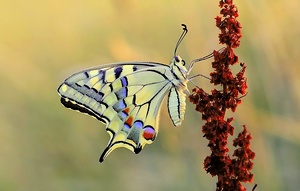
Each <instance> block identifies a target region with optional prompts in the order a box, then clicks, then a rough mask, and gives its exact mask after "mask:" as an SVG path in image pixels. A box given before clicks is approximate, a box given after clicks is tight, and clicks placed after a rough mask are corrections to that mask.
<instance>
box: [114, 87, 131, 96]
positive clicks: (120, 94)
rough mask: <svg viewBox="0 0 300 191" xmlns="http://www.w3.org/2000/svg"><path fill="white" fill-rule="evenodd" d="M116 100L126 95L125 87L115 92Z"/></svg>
mask: <svg viewBox="0 0 300 191" xmlns="http://www.w3.org/2000/svg"><path fill="white" fill-rule="evenodd" d="M115 94H116V96H117V98H118V99H124V98H125V97H127V95H128V89H127V87H123V88H121V89H119V90H118V91H117V92H115Z"/></svg>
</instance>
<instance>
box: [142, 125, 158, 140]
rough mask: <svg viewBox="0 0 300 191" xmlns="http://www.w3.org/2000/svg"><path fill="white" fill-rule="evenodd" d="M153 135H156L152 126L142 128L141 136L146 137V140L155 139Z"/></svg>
mask: <svg viewBox="0 0 300 191" xmlns="http://www.w3.org/2000/svg"><path fill="white" fill-rule="evenodd" d="M155 136H156V132H155V130H154V128H153V127H152V126H149V125H147V126H145V127H144V129H143V137H144V138H145V139H146V140H152V141H154V139H155Z"/></svg>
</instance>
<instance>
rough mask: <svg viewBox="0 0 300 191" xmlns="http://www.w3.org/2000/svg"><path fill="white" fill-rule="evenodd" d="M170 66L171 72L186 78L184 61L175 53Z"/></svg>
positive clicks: (180, 77)
mask: <svg viewBox="0 0 300 191" xmlns="http://www.w3.org/2000/svg"><path fill="white" fill-rule="evenodd" d="M170 67H171V70H173V72H174V73H175V74H176V75H177V77H178V78H179V79H186V78H187V69H186V67H185V61H184V60H183V59H182V58H181V57H180V56H178V55H175V56H174V57H173V59H172V61H171V64H170ZM178 72H180V73H178ZM177 73H178V74H177ZM175 77H176V76H175Z"/></svg>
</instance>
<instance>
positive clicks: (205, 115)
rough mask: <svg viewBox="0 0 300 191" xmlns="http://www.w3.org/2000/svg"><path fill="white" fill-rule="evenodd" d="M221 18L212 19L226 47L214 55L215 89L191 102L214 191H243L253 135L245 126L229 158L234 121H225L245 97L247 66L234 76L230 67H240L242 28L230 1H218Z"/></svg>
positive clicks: (200, 93) (198, 91)
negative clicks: (199, 116)
mask: <svg viewBox="0 0 300 191" xmlns="http://www.w3.org/2000/svg"><path fill="white" fill-rule="evenodd" d="M219 7H220V8H221V11H220V16H217V17H216V18H215V20H216V26H217V27H218V28H219V29H220V31H221V32H220V34H219V36H218V37H219V42H220V44H223V45H225V49H224V50H222V51H214V61H213V62H212V68H213V72H211V73H210V76H211V81H210V83H212V84H214V85H215V86H216V88H215V89H213V90H211V93H207V92H205V91H204V90H203V89H201V88H200V89H197V88H195V89H193V91H192V94H191V95H190V96H189V100H190V102H192V103H193V104H195V105H196V111H198V112H200V113H202V119H203V120H204V121H205V124H204V125H203V126H202V132H203V134H204V137H205V138H206V139H207V140H208V147H209V148H210V150H211V154H210V155H209V156H207V157H206V158H205V160H204V169H205V170H206V172H207V173H209V174H211V175H212V176H217V177H218V181H217V183H216V190H217V191H231V190H232V191H244V190H246V189H245V188H244V187H243V186H242V184H241V182H252V180H253V174H252V173H251V172H250V170H251V169H252V167H253V163H252V160H253V159H254V157H255V153H254V152H253V151H252V150H251V149H250V140H251V139H252V135H251V134H250V133H249V132H248V130H247V128H246V126H245V125H243V131H242V132H240V133H239V134H238V136H237V137H236V138H235V139H234V140H233V146H234V147H235V150H234V151H233V154H232V155H230V154H229V149H228V147H227V146H228V136H229V135H231V136H233V134H234V127H233V126H232V125H231V122H232V121H233V120H234V119H233V117H228V118H226V117H225V114H226V111H228V110H231V111H232V112H235V111H236V108H237V106H238V105H239V104H240V103H241V102H242V100H241V98H242V97H243V96H244V95H246V93H247V80H246V78H245V76H244V74H245V71H246V64H245V63H240V67H241V69H240V71H239V72H238V73H237V74H235V75H234V74H233V73H232V70H231V67H232V66H233V65H235V64H237V63H239V59H238V56H237V55H236V54H235V53H234V49H235V48H237V47H238V46H239V45H240V38H241V37H242V33H241V28H242V26H241V24H240V22H239V21H237V20H236V18H237V17H238V16H239V15H238V9H237V7H236V5H234V4H233V0H220V1H219Z"/></svg>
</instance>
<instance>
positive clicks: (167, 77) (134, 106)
mask: <svg viewBox="0 0 300 191" xmlns="http://www.w3.org/2000/svg"><path fill="white" fill-rule="evenodd" d="M172 78H173V77H172V74H171V72H170V69H169V67H168V66H166V65H163V64H159V63H151V62H149V63H123V64H110V65H104V66H102V67H98V68H94V69H89V70H85V71H82V72H79V73H76V74H74V75H72V76H70V77H69V78H67V79H66V80H65V81H64V83H63V84H61V86H60V87H59V89H58V92H59V94H60V95H61V97H62V98H61V102H62V103H63V104H64V105H65V106H66V107H68V108H71V109H75V110H78V111H80V112H83V113H87V114H89V115H91V116H94V117H96V118H97V119H99V120H100V121H102V122H104V123H105V124H106V130H107V132H108V133H109V134H110V137H111V138H110V141H109V143H108V145H107V147H106V149H105V150H104V152H103V154H102V155H101V157H100V162H102V161H103V160H104V159H105V157H106V156H107V155H108V154H109V153H110V152H112V151H113V150H114V149H116V148H119V147H125V148H127V149H129V150H131V151H133V152H135V153H138V152H140V151H141V150H142V148H143V147H144V146H145V144H150V143H152V142H153V141H154V139H155V137H156V136H157V133H158V117H157V116H158V113H159V110H160V106H161V102H162V100H163V98H164V96H165V94H166V92H168V90H169V89H170V88H171V87H172V83H171V80H172Z"/></svg>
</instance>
